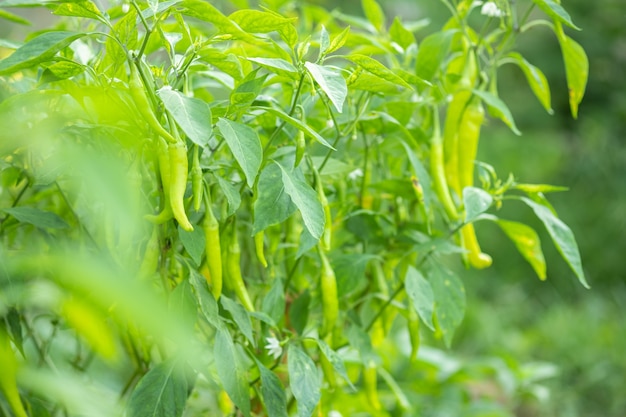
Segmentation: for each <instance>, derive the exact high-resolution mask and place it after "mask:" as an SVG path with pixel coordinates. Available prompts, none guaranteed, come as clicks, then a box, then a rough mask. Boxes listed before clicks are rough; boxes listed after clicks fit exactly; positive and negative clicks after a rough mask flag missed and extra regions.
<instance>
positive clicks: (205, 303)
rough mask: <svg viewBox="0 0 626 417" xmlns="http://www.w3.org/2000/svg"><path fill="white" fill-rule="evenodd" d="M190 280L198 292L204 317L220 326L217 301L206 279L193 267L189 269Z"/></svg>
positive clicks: (214, 325)
mask: <svg viewBox="0 0 626 417" xmlns="http://www.w3.org/2000/svg"><path fill="white" fill-rule="evenodd" d="M189 274H190V276H189V282H190V283H191V286H192V287H193V289H194V292H195V293H196V299H197V300H198V305H199V306H200V311H202V314H203V315H204V318H206V319H207V321H208V322H209V323H210V324H211V325H212V326H213V327H216V328H217V327H220V326H221V325H222V323H221V322H220V320H219V311H218V308H217V302H216V301H215V298H214V297H213V294H211V291H209V288H208V286H207V282H206V279H205V278H204V277H203V276H202V275H200V273H198V271H197V270H195V269H194V268H191V269H190V271H189Z"/></svg>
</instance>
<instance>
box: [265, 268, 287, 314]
mask: <svg viewBox="0 0 626 417" xmlns="http://www.w3.org/2000/svg"><path fill="white" fill-rule="evenodd" d="M261 309H262V310H263V312H264V313H266V314H267V315H268V316H270V317H271V318H272V320H274V322H275V323H280V321H281V319H282V318H283V316H284V314H285V293H284V289H283V282H282V281H281V280H280V278H278V277H276V278H274V282H273V283H272V287H271V288H270V290H269V291H268V292H267V294H265V297H264V298H263V304H262V307H261Z"/></svg>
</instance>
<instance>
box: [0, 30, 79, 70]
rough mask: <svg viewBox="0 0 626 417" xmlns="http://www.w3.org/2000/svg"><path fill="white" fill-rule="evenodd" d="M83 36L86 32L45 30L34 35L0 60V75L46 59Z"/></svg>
mask: <svg viewBox="0 0 626 417" xmlns="http://www.w3.org/2000/svg"><path fill="white" fill-rule="evenodd" d="M83 36H86V33H76V32H46V33H43V34H41V35H39V36H36V37H34V38H33V39H31V40H30V41H28V42H27V43H25V44H24V45H22V46H20V47H19V48H18V49H17V50H16V51H15V52H13V54H11V55H10V56H9V57H7V58H5V59H3V60H1V61H0V75H8V74H12V73H14V72H16V71H19V70H21V69H24V68H30V67H33V66H35V65H37V64H39V63H42V62H45V61H48V60H49V59H50V58H52V57H53V56H54V55H55V54H56V53H57V52H59V51H60V50H61V49H63V48H65V47H66V46H68V45H69V44H71V43H72V42H74V41H75V40H76V39H78V38H81V37H83Z"/></svg>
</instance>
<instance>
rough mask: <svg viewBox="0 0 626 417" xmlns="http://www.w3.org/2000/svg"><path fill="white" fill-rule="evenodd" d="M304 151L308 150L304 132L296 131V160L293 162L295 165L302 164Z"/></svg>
mask: <svg viewBox="0 0 626 417" xmlns="http://www.w3.org/2000/svg"><path fill="white" fill-rule="evenodd" d="M304 151H306V139H305V138H304V132H303V131H302V130H298V133H296V161H295V163H294V164H293V166H294V167H297V166H298V165H300V161H302V157H303V156H304Z"/></svg>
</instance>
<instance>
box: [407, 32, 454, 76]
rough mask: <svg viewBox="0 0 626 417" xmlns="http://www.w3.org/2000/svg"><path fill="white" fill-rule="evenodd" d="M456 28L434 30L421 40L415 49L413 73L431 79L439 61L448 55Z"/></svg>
mask: <svg viewBox="0 0 626 417" xmlns="http://www.w3.org/2000/svg"><path fill="white" fill-rule="evenodd" d="M456 32H457V30H456V29H453V30H446V31H443V32H436V33H434V34H432V35H429V36H427V37H425V38H424V40H422V42H421V43H420V44H419V49H418V50H417V58H416V66H415V71H416V72H415V73H416V74H417V76H418V77H420V78H421V79H423V80H426V81H433V79H434V78H435V75H436V74H437V71H438V70H439V67H440V66H441V63H442V62H443V60H444V58H445V57H446V56H447V55H448V51H449V49H450V44H451V42H452V37H453V36H454V34H455V33H456Z"/></svg>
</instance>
